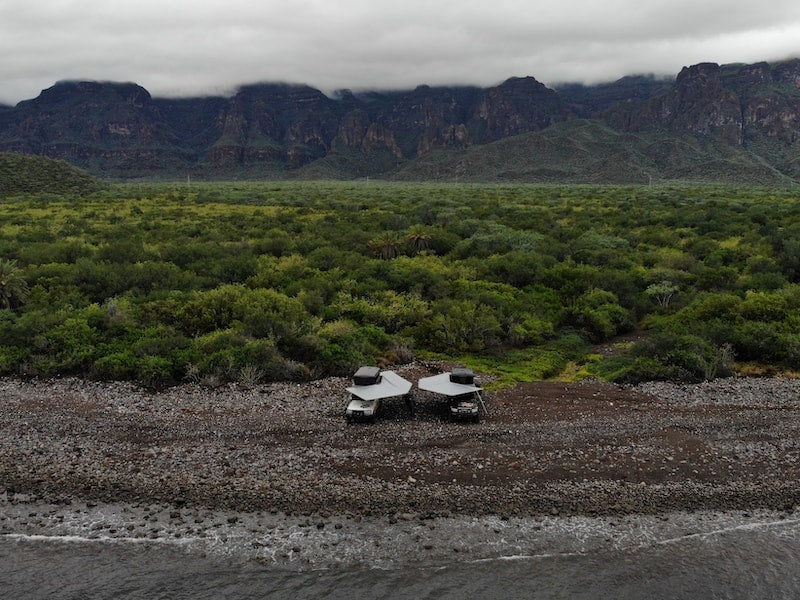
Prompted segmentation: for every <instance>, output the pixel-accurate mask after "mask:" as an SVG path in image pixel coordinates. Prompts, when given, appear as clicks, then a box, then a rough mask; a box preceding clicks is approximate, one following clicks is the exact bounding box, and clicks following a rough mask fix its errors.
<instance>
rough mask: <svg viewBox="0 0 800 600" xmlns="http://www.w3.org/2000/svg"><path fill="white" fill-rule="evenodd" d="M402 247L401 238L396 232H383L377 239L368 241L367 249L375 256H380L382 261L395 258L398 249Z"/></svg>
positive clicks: (398, 252) (398, 251)
mask: <svg viewBox="0 0 800 600" xmlns="http://www.w3.org/2000/svg"><path fill="white" fill-rule="evenodd" d="M402 245H403V238H402V236H401V235H400V234H399V233H397V232H396V231H384V232H383V233H381V234H380V235H378V237H376V238H373V239H371V240H370V241H369V248H370V250H372V251H373V252H374V253H375V255H376V256H380V257H381V258H382V259H383V260H389V259H392V258H395V257H397V255H398V254H400V248H401V246H402Z"/></svg>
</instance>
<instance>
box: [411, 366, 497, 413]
mask: <svg viewBox="0 0 800 600" xmlns="http://www.w3.org/2000/svg"><path fill="white" fill-rule="evenodd" d="M417 385H418V386H419V389H421V390H425V391H428V392H434V393H436V394H441V395H443V396H447V397H448V399H449V412H448V414H449V416H450V419H451V420H453V421H461V420H466V421H474V422H475V423H477V422H478V421H479V420H480V418H481V416H480V411H481V409H483V413H484V414H486V405H485V404H484V403H483V398H482V397H481V388H480V387H478V386H476V385H475V374H474V373H473V372H472V370H471V369H464V368H461V367H457V368H454V369H453V370H452V371H451V372H450V373H441V374H439V375H434V376H433V377H423V378H422V379H420V380H419V382H418V383H417Z"/></svg>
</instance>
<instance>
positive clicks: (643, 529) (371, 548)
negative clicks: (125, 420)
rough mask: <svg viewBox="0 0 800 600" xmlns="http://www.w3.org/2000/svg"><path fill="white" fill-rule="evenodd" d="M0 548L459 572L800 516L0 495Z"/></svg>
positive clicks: (311, 567) (289, 566)
mask: <svg viewBox="0 0 800 600" xmlns="http://www.w3.org/2000/svg"><path fill="white" fill-rule="evenodd" d="M0 515H2V516H1V517H0V543H3V542H4V541H5V542H8V543H11V544H26V543H33V544H36V543H45V544H52V543H60V544H89V545H98V544H100V545H103V544H122V545H131V544H132V545H153V546H157V547H159V548H161V549H163V550H165V551H170V552H178V553H180V554H183V555H187V556H195V557H199V558H203V559H209V560H213V561H224V562H226V563H229V564H230V563H233V564H245V563H252V564H258V565H261V566H264V567H269V568H277V569H285V570H288V571H320V570H353V569H382V570H394V569H404V568H408V567H414V568H438V567H441V566H443V565H450V564H454V563H466V564H469V563H473V564H474V563H482V562H487V561H489V562H490V561H496V560H536V559H539V558H550V557H553V556H573V555H592V554H595V553H598V552H605V553H609V552H610V553H630V552H632V551H636V550H639V549H642V548H648V547H657V546H662V545H667V544H673V543H680V542H684V541H686V540H690V539H695V538H716V537H720V536H725V535H727V534H729V533H731V532H735V531H741V530H753V529H758V530H764V529H774V528H785V529H787V530H791V531H795V530H797V529H798V527H800V511H794V512H791V513H779V512H775V511H769V510H756V511H698V512H684V511H677V512H672V513H665V514H661V515H642V514H632V515H623V516H611V517H609V516H604V517H589V516H539V517H510V518H504V517H498V516H482V517H470V516H451V517H437V518H431V519H419V518H409V519H402V518H401V519H400V520H399V521H398V520H394V519H391V518H386V517H360V516H355V517H354V516H343V515H329V516H328V517H325V518H320V517H317V518H313V519H312V518H307V517H297V516H295V517H293V516H289V515H285V514H282V513H275V514H272V513H264V512H254V513H249V512H246V513H242V512H237V511H220V510H209V509H195V508H192V509H175V507H173V506H170V505H159V504H144V505H143V504H126V503H116V504H102V503H100V504H97V503H93V502H89V503H88V504H87V503H78V502H75V503H73V504H60V505H53V504H46V503H41V502H38V501H36V500H33V501H31V499H29V498H21V499H17V498H15V497H13V496H12V497H9V496H8V495H7V494H3V495H0Z"/></svg>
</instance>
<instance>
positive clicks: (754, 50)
mask: <svg viewBox="0 0 800 600" xmlns="http://www.w3.org/2000/svg"><path fill="white" fill-rule="evenodd" d="M0 56H2V59H0V102H4V103H7V104H15V103H17V102H18V101H20V100H24V99H28V98H34V97H36V96H38V95H39V92H40V91H41V90H42V89H44V88H47V87H50V86H51V85H53V84H54V83H55V82H56V81H59V80H64V79H93V80H109V81H132V82H135V83H138V84H140V85H142V86H144V87H145V88H147V90H149V91H150V93H151V94H152V95H154V96H162V97H163V96H192V95H205V94H230V93H231V92H232V91H234V90H235V88H236V87H237V86H239V85H241V84H247V83H256V82H263V81H285V82H291V83H306V84H308V85H311V86H313V87H316V88H319V89H321V90H323V91H325V92H331V91H333V90H336V89H342V88H350V89H354V90H358V89H397V88H403V89H406V88H413V87H416V86H417V85H419V84H423V83H424V84H429V85H443V84H458V83H463V84H476V85H482V86H487V85H495V84H498V83H500V82H501V81H503V80H505V79H507V78H508V77H512V76H525V75H532V76H533V77H536V79H538V80H539V81H542V82H544V83H546V84H549V85H552V84H555V83H558V82H563V81H581V82H587V83H597V82H600V81H613V80H615V79H618V78H619V77H622V76H624V75H629V74H637V73H655V74H666V75H675V74H677V72H678V71H679V70H680V69H681V67H683V66H688V65H692V64H696V63H698V62H707V61H711V62H718V63H730V62H748V63H750V62H757V61H761V60H767V61H775V60H782V59H786V58H790V57H798V56H800V1H798V0H786V1H784V0H761V1H759V2H753V1H748V2H743V1H740V0H555V1H553V0H548V1H546V2H545V1H542V0H280V1H277V0H199V1H198V0H191V1H189V0H131V1H128V0H124V1H123V0H0Z"/></svg>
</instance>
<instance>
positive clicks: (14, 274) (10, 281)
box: [0, 258, 29, 308]
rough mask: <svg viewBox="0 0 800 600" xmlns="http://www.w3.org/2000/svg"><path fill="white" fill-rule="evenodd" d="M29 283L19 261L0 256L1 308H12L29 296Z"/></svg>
mask: <svg viewBox="0 0 800 600" xmlns="http://www.w3.org/2000/svg"><path fill="white" fill-rule="evenodd" d="M28 292H29V290H28V283H27V282H26V281H25V277H23V275H22V269H20V268H19V267H18V266H17V261H15V260H6V259H4V258H0V308H11V306H12V305H19V304H22V303H23V302H25V300H26V299H27V298H28Z"/></svg>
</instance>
